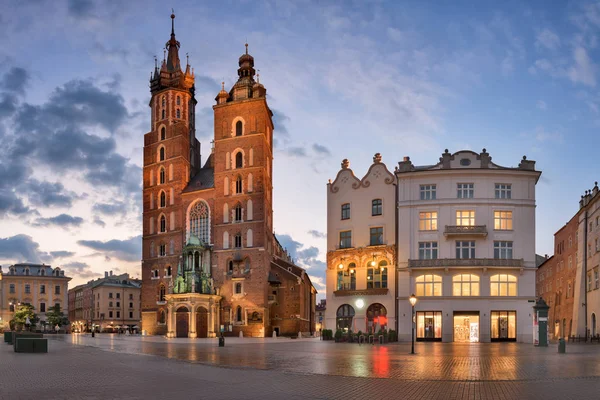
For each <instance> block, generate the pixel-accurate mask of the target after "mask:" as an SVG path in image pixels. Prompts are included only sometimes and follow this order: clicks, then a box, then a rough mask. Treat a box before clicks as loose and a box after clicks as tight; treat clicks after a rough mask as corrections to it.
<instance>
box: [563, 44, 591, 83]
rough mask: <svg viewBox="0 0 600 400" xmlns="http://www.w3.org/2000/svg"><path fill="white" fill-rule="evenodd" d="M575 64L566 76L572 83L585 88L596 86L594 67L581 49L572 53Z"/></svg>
mask: <svg viewBox="0 0 600 400" xmlns="http://www.w3.org/2000/svg"><path fill="white" fill-rule="evenodd" d="M573 58H574V61H575V64H574V65H573V66H571V68H569V70H568V72H567V74H568V76H569V79H571V81H573V82H574V83H583V84H584V85H587V86H596V66H595V65H594V63H593V61H592V60H591V59H590V57H589V56H588V54H587V51H586V50H585V49H584V48H583V47H577V48H575V50H574V51H573Z"/></svg>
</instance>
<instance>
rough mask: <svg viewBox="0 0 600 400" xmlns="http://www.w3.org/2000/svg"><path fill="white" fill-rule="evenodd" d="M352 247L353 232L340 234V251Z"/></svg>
mask: <svg viewBox="0 0 600 400" xmlns="http://www.w3.org/2000/svg"><path fill="white" fill-rule="evenodd" d="M350 247H352V231H342V232H340V249H347V248H350Z"/></svg>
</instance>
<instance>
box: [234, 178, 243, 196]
mask: <svg viewBox="0 0 600 400" xmlns="http://www.w3.org/2000/svg"><path fill="white" fill-rule="evenodd" d="M235 193H236V194H240V193H242V177H241V176H240V175H238V177H237V179H236V180H235Z"/></svg>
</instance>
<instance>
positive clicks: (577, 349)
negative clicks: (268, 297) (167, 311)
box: [0, 335, 600, 400]
mask: <svg viewBox="0 0 600 400" xmlns="http://www.w3.org/2000/svg"><path fill="white" fill-rule="evenodd" d="M51 339H52V340H51V341H50V342H49V353H47V354H21V353H14V352H13V351H12V348H11V346H7V345H1V346H0V399H79V398H81V399H155V398H156V399H159V398H160V399H164V398H170V399H174V398H178V397H181V398H190V399H265V398H269V399H290V400H295V399H530V398H531V399H534V398H536V399H537V398H539V399H579V400H581V399H598V398H600V362H599V361H600V345H589V344H578V345H571V346H569V348H568V350H567V351H568V354H566V355H560V354H557V353H556V348H555V346H552V347H548V348H534V347H533V346H529V345H523V344H516V343H503V344H477V345H457V344H442V343H426V344H425V343H418V344H417V346H416V351H417V353H418V354H416V355H410V354H408V353H409V351H410V346H409V345H406V344H394V345H386V346H368V345H367V346H358V345H352V344H335V343H331V342H320V341H318V340H315V339H307V340H286V339H237V338H236V339H228V341H227V343H226V347H225V348H219V347H218V346H217V342H216V341H214V340H194V341H191V340H187V339H175V340H173V339H171V340H166V339H163V338H155V337H149V338H139V337H135V338H133V337H124V336H121V337H119V336H114V335H98V336H97V337H96V338H91V337H89V336H84V335H70V336H62V335H59V336H52V337H51Z"/></svg>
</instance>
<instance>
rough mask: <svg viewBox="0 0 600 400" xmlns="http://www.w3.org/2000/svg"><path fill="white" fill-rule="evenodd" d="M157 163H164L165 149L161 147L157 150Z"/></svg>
mask: <svg viewBox="0 0 600 400" xmlns="http://www.w3.org/2000/svg"><path fill="white" fill-rule="evenodd" d="M158 159H159V161H165V148H164V147H161V148H160V150H159V157H158Z"/></svg>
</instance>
